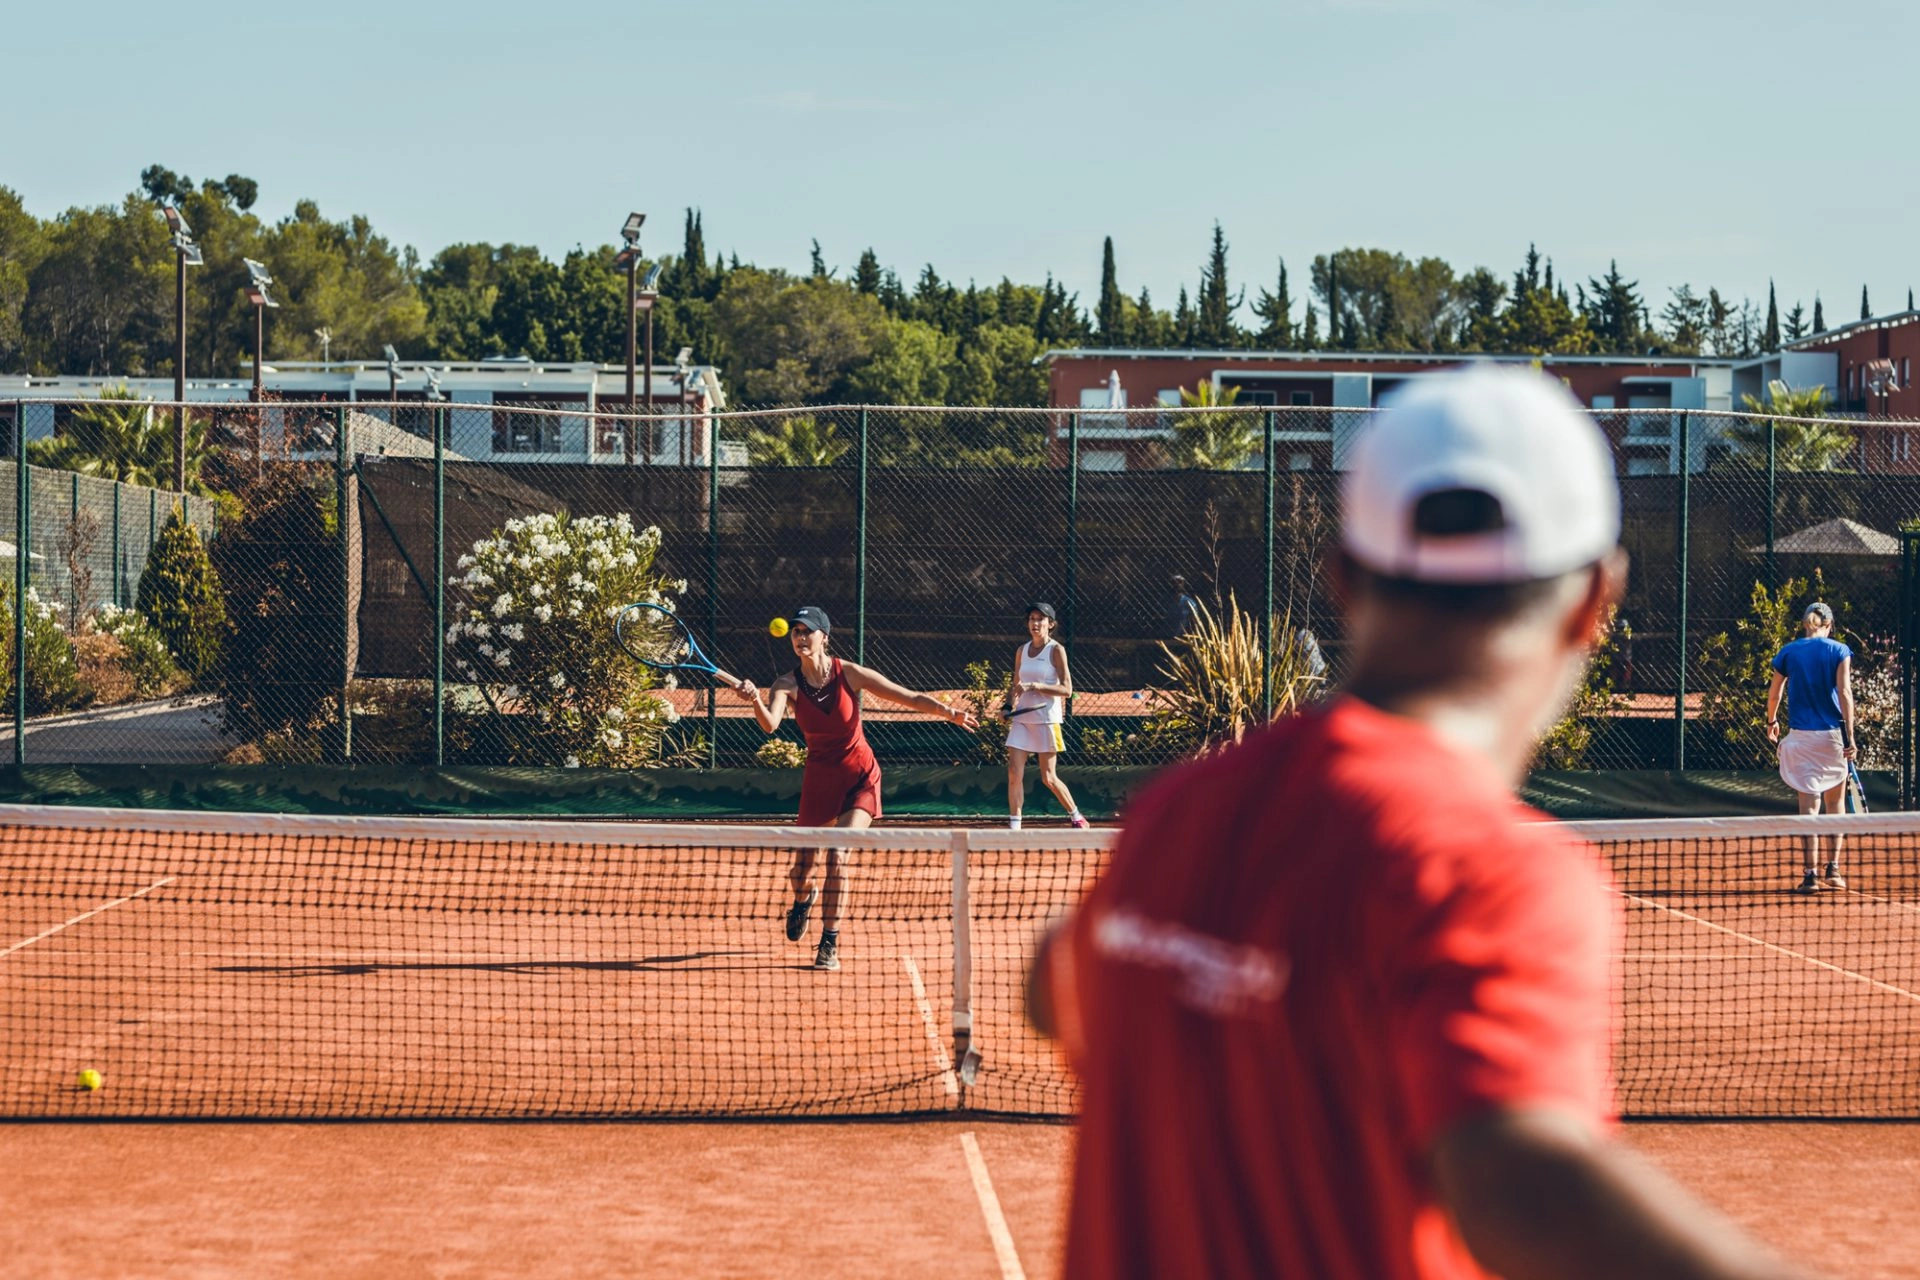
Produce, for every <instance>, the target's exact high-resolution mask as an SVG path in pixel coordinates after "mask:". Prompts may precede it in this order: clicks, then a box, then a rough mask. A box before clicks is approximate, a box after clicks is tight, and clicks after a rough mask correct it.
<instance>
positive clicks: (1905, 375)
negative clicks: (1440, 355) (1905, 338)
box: [1900, 356, 1913, 387]
mask: <svg viewBox="0 0 1920 1280" xmlns="http://www.w3.org/2000/svg"><path fill="white" fill-rule="evenodd" d="M1900 385H1901V386H1903V387H1910V386H1912V385H1913V360H1912V358H1911V357H1909V356H1901V357H1900Z"/></svg>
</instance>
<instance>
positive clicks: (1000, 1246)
mask: <svg viewBox="0 0 1920 1280" xmlns="http://www.w3.org/2000/svg"><path fill="white" fill-rule="evenodd" d="M960 1149H961V1150H962V1151H965V1152H966V1153H967V1172H969V1173H971V1174H972V1175H973V1194H974V1195H975V1196H978V1197H979V1199H980V1216H981V1217H983V1218H985V1219H986V1220H987V1236H988V1238H989V1239H991V1240H992V1241H993V1256H994V1258H995V1259H997V1260H998V1261H999V1263H1000V1280H1027V1273H1026V1271H1025V1269H1023V1268H1022V1267H1021V1265H1020V1255H1019V1253H1017V1252H1015V1250H1014V1247H1013V1233H1012V1232H1011V1231H1009V1230H1007V1215H1005V1214H1004V1213H1001V1212H1000V1197H999V1196H997V1195H995V1194H994V1193H993V1179H992V1178H991V1177H989V1176H987V1162H986V1160H985V1159H983V1158H982V1157H981V1155H980V1144H979V1143H978V1142H975V1141H974V1140H973V1135H972V1134H971V1133H963V1134H961V1135H960Z"/></svg>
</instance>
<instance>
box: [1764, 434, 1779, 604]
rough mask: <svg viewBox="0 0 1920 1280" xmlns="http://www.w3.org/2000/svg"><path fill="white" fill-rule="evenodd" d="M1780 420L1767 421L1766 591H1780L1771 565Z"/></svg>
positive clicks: (1777, 576)
mask: <svg viewBox="0 0 1920 1280" xmlns="http://www.w3.org/2000/svg"><path fill="white" fill-rule="evenodd" d="M1779 444H1780V420H1779V419H1778V418H1768V419H1767V590H1768V591H1778V590H1779V589H1780V575H1779V573H1778V572H1777V571H1776V570H1775V568H1774V564H1773V504H1774V485H1775V483H1776V479H1777V477H1778V475H1779V470H1778V464H1779V457H1778V454H1779Z"/></svg>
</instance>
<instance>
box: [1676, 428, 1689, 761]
mask: <svg viewBox="0 0 1920 1280" xmlns="http://www.w3.org/2000/svg"><path fill="white" fill-rule="evenodd" d="M1689 425H1690V424H1689V422H1688V416H1687V414H1686V412H1685V411H1684V410H1683V411H1682V412H1681V414H1680V509H1679V511H1678V512H1677V513H1676V514H1677V517H1678V518H1677V522H1676V527H1675V530H1674V542H1675V554H1674V561H1675V568H1676V569H1677V570H1678V571H1679V593H1678V609H1677V610H1676V616H1675V625H1674V642H1675V646H1676V650H1675V652H1676V657H1675V661H1674V670H1675V673H1676V675H1675V679H1674V693H1673V767H1674V770H1675V771H1676V772H1685V770H1686V767H1687V550H1688V543H1689V542H1691V540H1692V531H1691V530H1690V529H1689V528H1688V525H1689V523H1690V521H1691V518H1692V512H1691V509H1690V505H1689V504H1690V502H1691V500H1692V496H1693V495H1692V492H1691V485H1692V482H1693V460H1692V458H1691V457H1690V456H1689V453H1688V446H1689V444H1690V443H1691V442H1690V440H1689V439H1688V427H1689Z"/></svg>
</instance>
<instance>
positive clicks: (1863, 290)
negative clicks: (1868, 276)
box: [1860, 285, 1873, 320]
mask: <svg viewBox="0 0 1920 1280" xmlns="http://www.w3.org/2000/svg"><path fill="white" fill-rule="evenodd" d="M1860 318H1861V319H1862V320H1871V319H1873V308H1872V307H1871V306H1869V305H1868V304H1867V286H1865V285H1861V286H1860Z"/></svg>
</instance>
